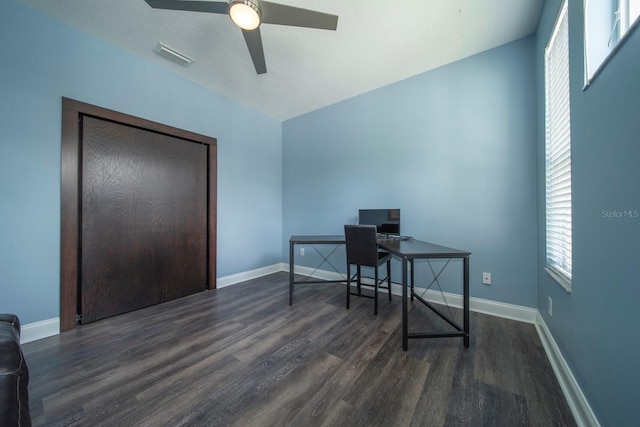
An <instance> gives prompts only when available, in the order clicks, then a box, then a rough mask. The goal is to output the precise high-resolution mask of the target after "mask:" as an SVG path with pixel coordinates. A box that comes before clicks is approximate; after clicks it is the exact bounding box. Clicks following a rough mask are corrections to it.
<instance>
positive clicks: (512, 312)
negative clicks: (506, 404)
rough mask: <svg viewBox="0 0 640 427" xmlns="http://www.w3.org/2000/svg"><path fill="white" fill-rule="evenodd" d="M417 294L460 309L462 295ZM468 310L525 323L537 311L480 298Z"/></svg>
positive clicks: (326, 275) (323, 274) (394, 289)
mask: <svg viewBox="0 0 640 427" xmlns="http://www.w3.org/2000/svg"><path fill="white" fill-rule="evenodd" d="M284 267H285V271H289V265H288V264H285V266H284ZM295 269H296V274H301V275H305V276H311V275H313V277H315V278H317V279H320V280H345V279H346V278H345V276H342V275H341V274H340V273H335V272H330V271H326V270H317V271H314V269H312V268H309V267H304V266H299V265H297V266H296V267H295ZM365 283H366V279H365ZM391 293H392V294H394V295H402V287H401V286H400V285H399V284H396V283H392V284H391ZM416 293H418V294H419V295H420V296H421V297H422V298H424V299H425V300H426V301H429V302H433V303H436V304H444V303H445V300H446V303H447V304H449V305H450V306H451V307H456V308H462V295H459V294H452V293H449V292H443V293H440V292H439V291H435V290H431V289H429V290H425V289H422V288H416ZM469 310H471V311H475V312H477V313H483V314H489V315H491V316H497V317H503V318H506V319H511V320H517V321H520V322H526V323H532V324H533V323H535V322H536V314H537V313H538V310H536V309H535V308H530V307H524V306H521V305H514V304H507V303H503V302H496V301H491V300H487V299H482V298H474V297H471V298H469Z"/></svg>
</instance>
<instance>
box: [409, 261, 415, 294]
mask: <svg viewBox="0 0 640 427" xmlns="http://www.w3.org/2000/svg"><path fill="white" fill-rule="evenodd" d="M409 265H410V266H411V302H413V290H414V286H415V283H416V282H415V280H414V279H415V271H416V270H415V268H413V267H415V266H414V265H413V260H412V259H411V260H409Z"/></svg>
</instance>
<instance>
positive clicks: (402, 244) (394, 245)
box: [289, 235, 471, 258]
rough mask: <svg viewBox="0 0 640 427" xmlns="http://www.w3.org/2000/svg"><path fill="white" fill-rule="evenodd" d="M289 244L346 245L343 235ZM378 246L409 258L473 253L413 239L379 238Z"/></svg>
mask: <svg viewBox="0 0 640 427" xmlns="http://www.w3.org/2000/svg"><path fill="white" fill-rule="evenodd" d="M289 243H301V244H305V243H307V244H314V243H319V244H320V243H335V244H341V243H345V239H344V236H343V235H318V236H291V238H290V239H289ZM378 245H379V246H380V247H381V248H382V249H385V250H386V251H389V252H391V253H392V254H394V255H397V256H399V257H407V258H421V257H429V258H465V257H468V256H469V255H470V254H471V252H468V251H461V250H459V249H453V248H449V247H446V246H441V245H436V244H435V243H429V242H425V241H422V240H417V239H413V238H405V239H400V238H379V239H378Z"/></svg>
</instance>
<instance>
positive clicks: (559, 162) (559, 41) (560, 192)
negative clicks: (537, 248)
mask: <svg viewBox="0 0 640 427" xmlns="http://www.w3.org/2000/svg"><path fill="white" fill-rule="evenodd" d="M544 85H545V157H546V162H545V177H546V178H545V187H546V230H547V231H546V240H547V246H546V252H547V257H546V258H547V261H546V265H547V268H546V270H547V272H549V274H551V276H553V277H554V278H555V279H556V280H557V281H558V282H559V283H560V284H561V285H562V286H563V287H564V288H565V289H566V290H567V292H570V291H571V246H572V244H571V228H572V227H571V109H570V91H569V16H568V5H567V0H564V2H563V4H562V7H561V9H560V13H559V15H558V18H557V20H556V23H555V26H554V28H553V32H552V33H551V38H550V39H549V42H548V44H547V47H546V49H545V53H544Z"/></svg>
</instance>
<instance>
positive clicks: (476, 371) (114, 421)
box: [23, 273, 575, 426]
mask: <svg viewBox="0 0 640 427" xmlns="http://www.w3.org/2000/svg"><path fill="white" fill-rule="evenodd" d="M344 291H345V290H344V285H339V284H307V285H301V286H297V288H296V292H295V299H294V304H293V306H291V307H290V306H289V305H288V274H287V273H277V274H273V275H270V276H266V277H263V278H260V279H256V280H252V281H249V282H245V283H243V284H238V285H234V286H230V287H226V288H222V289H219V290H214V291H206V292H203V293H200V294H196V295H192V296H189V297H186V298H182V299H180V300H175V301H171V302H167V303H164V304H162V305H158V306H154V307H150V308H146V309H142V310H138V311H135V312H132V313H128V314H124V315H120V316H117V317H113V318H109V319H104V320H101V321H98V322H94V323H91V324H88V325H83V326H80V327H78V328H76V329H74V330H71V331H69V332H65V333H62V334H60V335H57V336H53V337H49V338H46V339H42V340H39V341H34V342H31V343H27V344H25V345H24V346H23V349H24V353H25V356H26V359H27V363H28V365H29V370H30V374H31V379H30V385H29V391H30V404H31V414H32V418H33V424H34V425H35V426H42V425H47V426H63V425H82V426H226V425H234V426H284V425H290V426H315V425H318V426H320V425H326V426H450V425H465V426H519V425H529V426H565V425H567V426H569V425H575V422H574V420H573V417H572V415H571V412H570V410H569V408H568V406H567V403H566V401H565V399H564V397H563V395H562V392H561V390H560V387H559V385H558V382H557V380H556V378H555V376H554V374H553V371H552V369H551V367H550V365H549V362H548V360H547V358H546V355H545V353H544V350H543V348H542V345H541V343H540V340H539V339H538V336H537V334H536V330H535V327H534V326H533V325H530V324H525V323H520V322H516V321H511V320H505V319H501V318H496V317H492V316H487V315H482V314H477V313H471V345H470V347H469V348H468V349H465V348H464V346H463V345H462V340H461V339H460V338H447V339H425V340H410V341H409V350H408V351H406V352H404V351H402V350H401V327H400V323H401V299H400V297H399V296H394V298H393V301H392V302H391V303H390V302H389V301H388V300H387V299H386V297H384V296H381V298H380V307H379V314H378V316H375V317H374V316H373V306H372V304H373V301H372V300H370V299H366V298H352V300H351V304H352V305H351V309H350V310H346V309H345V306H344ZM453 311H454V314H455V316H456V317H457V318H458V319H460V318H461V317H462V313H461V312H460V310H453ZM410 321H411V322H412V323H414V324H421V325H422V327H420V328H419V329H424V324H429V325H430V326H432V327H433V328H442V329H445V324H444V322H443V321H441V320H440V319H439V318H438V317H437V316H435V315H433V314H431V313H430V312H429V311H428V310H426V309H425V308H424V307H422V306H421V305H419V303H414V304H410Z"/></svg>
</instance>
